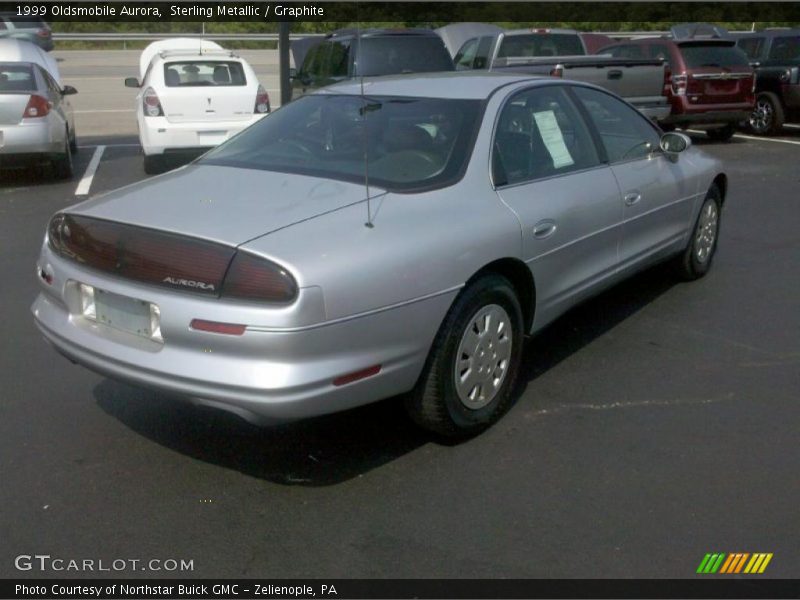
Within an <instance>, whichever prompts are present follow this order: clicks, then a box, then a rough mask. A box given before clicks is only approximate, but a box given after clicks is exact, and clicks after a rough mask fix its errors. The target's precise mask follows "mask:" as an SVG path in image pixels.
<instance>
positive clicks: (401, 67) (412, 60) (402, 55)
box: [358, 35, 453, 77]
mask: <svg viewBox="0 0 800 600" xmlns="http://www.w3.org/2000/svg"><path fill="white" fill-rule="evenodd" d="M452 70H453V61H452V60H451V59H450V55H449V54H448V53H447V49H446V48H445V47H444V42H442V40H441V38H440V37H439V36H435V37H427V36H416V35H396V36H386V37H365V38H361V50H360V52H359V55H358V75H363V76H364V77H369V76H371V75H397V74H399V73H430V72H434V71H452Z"/></svg>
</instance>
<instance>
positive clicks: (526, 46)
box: [497, 33, 586, 58]
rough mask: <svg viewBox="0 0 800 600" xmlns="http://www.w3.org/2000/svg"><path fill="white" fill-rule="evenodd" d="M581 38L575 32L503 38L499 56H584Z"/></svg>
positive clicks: (498, 52)
mask: <svg viewBox="0 0 800 600" xmlns="http://www.w3.org/2000/svg"><path fill="white" fill-rule="evenodd" d="M584 54H586V52H584V50H583V44H581V39H580V37H578V35H577V34H575V33H531V34H528V35H508V36H505V37H504V38H503V41H502V43H501V44H500V49H499V50H498V51H497V57H498V58H508V57H518V56H582V55H584Z"/></svg>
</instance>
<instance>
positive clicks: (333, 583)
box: [0, 576, 800, 600]
mask: <svg viewBox="0 0 800 600" xmlns="http://www.w3.org/2000/svg"><path fill="white" fill-rule="evenodd" d="M0 597H1V598H9V599H11V598H13V599H41V600H50V599H60V600H84V599H97V598H108V599H111V600H129V599H138V598H154V599H160V598H180V599H190V598H198V599H213V600H217V599H219V600H223V599H241V598H270V599H278V598H292V599H311V598H314V599H315V600H318V599H320V598H336V599H343V598H446V599H449V598H465V599H469V598H798V597H800V580H797V579H760V578H735V579H734V578H731V579H723V578H720V577H715V576H699V577H698V578H696V579H673V580H661V579H624V580H623V579H501V580H486V579H331V580H324V579H311V580H283V579H276V580H268V579H265V580H256V579H240V580H235V579H219V580H212V579H195V580H187V579H158V580H141V579H140V580H136V579H129V580H113V579H95V580H89V579H60V580H30V579H28V580H23V579H19V580H9V579H6V580H3V581H2V583H0Z"/></svg>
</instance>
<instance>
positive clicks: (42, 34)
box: [36, 27, 50, 38]
mask: <svg viewBox="0 0 800 600" xmlns="http://www.w3.org/2000/svg"><path fill="white" fill-rule="evenodd" d="M36 35H38V36H39V37H40V38H47V37H50V30H49V29H45V28H44V27H43V28H42V29H39V30H38V31H37V32H36Z"/></svg>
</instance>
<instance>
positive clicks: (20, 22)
mask: <svg viewBox="0 0 800 600" xmlns="http://www.w3.org/2000/svg"><path fill="white" fill-rule="evenodd" d="M5 18H6V19H8V20H9V21H11V22H12V23H13V24H14V27H16V28H17V29H41V28H43V27H47V26H46V25H45V23H44V21H42V20H41V19H39V18H37V17H15V16H11V17H5Z"/></svg>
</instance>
